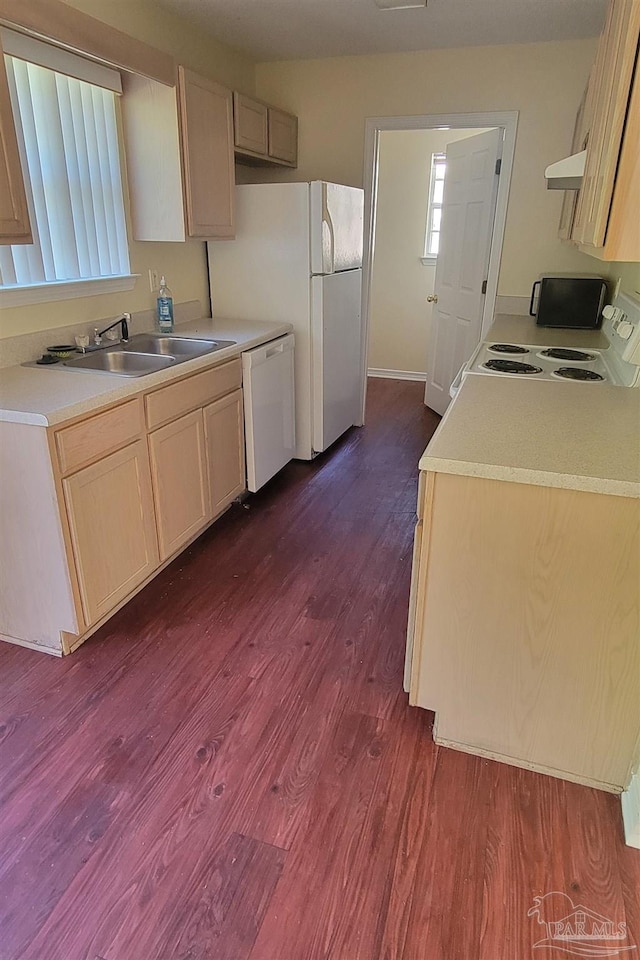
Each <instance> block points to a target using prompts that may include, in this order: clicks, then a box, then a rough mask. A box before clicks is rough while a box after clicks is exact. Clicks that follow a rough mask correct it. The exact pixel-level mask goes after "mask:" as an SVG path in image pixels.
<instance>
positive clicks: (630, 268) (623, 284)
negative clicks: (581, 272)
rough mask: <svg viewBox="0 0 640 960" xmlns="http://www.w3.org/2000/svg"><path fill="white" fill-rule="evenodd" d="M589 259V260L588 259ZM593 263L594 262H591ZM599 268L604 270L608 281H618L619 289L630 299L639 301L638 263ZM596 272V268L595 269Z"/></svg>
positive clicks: (639, 268)
mask: <svg viewBox="0 0 640 960" xmlns="http://www.w3.org/2000/svg"><path fill="white" fill-rule="evenodd" d="M590 259H591V258H590ZM591 262H592V263H594V262H595V261H594V260H591ZM598 262H599V263H600V266H601V267H603V268H604V269H605V270H606V275H607V276H608V277H609V279H610V280H612V281H614V282H615V281H616V280H620V289H621V291H622V292H623V293H626V294H627V295H628V296H630V297H635V299H636V300H640V263H608V264H603V263H602V262H601V261H598ZM595 269H596V270H598V269H599V268H598V267H595Z"/></svg>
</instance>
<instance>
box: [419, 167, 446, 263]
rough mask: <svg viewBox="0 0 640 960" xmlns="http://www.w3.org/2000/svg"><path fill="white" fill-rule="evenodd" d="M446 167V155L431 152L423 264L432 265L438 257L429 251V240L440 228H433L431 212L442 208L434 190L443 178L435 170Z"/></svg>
mask: <svg viewBox="0 0 640 960" xmlns="http://www.w3.org/2000/svg"><path fill="white" fill-rule="evenodd" d="M446 168H447V156H446V154H444V153H432V154H431V166H430V171H429V202H428V204H427V221H426V226H425V231H424V251H423V254H422V257H421V258H420V259H421V260H422V263H423V264H425V266H428V265H432V264H434V263H435V262H436V260H437V259H438V255H437V253H432V252H431V241H432V239H433V236H434V234H435V233H438V234H439V233H440V229H441V228H440V229H438V230H434V229H433V219H434V218H433V214H434V211H435V210H442V202H441V201H440V202H437V201H436V200H435V191H436V182H440V181H441V180H443V179H444V178H443V177H437V171H438V170H442V169H444V170H445V172H446Z"/></svg>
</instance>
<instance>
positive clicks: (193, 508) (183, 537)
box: [149, 410, 211, 560]
mask: <svg viewBox="0 0 640 960" xmlns="http://www.w3.org/2000/svg"><path fill="white" fill-rule="evenodd" d="M149 453H150V455H151V477H152V481H153V493H154V499H155V504H156V518H157V524H158V541H159V543H160V559H161V560H166V559H167V557H170V556H171V554H172V553H175V552H176V550H179V548H180V547H181V546H182V545H183V543H186V542H187V541H188V540H190V539H191V537H193V536H194V534H196V533H197V532H198V530H200V529H201V527H202V526H203V525H204V524H205V523H206V522H207V520H208V518H209V517H210V516H211V498H210V496H209V483H208V476H207V454H206V450H205V443H204V424H203V420H202V410H194V411H193V412H192V413H188V414H186V416H184V417H180V418H179V419H178V420H174V421H173V422H172V423H168V424H167V426H166V427H161V428H160V429H159V430H156V431H155V432H154V433H152V434H150V435H149Z"/></svg>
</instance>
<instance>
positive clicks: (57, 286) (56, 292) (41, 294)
mask: <svg viewBox="0 0 640 960" xmlns="http://www.w3.org/2000/svg"><path fill="white" fill-rule="evenodd" d="M139 276H140V274H139V273H131V274H125V275H124V276H120V277H97V278H93V279H91V280H62V281H55V282H53V283H33V284H29V285H28V286H21V287H0V305H1V306H3V307H20V306H25V305H26V304H29V303H51V302H52V301H53V300H73V299H75V298H76V297H95V296H97V295H98V294H101V293H122V292H123V291H125V290H133V288H134V287H135V285H136V280H137V279H138V277H139Z"/></svg>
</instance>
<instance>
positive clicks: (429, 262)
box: [420, 257, 438, 267]
mask: <svg viewBox="0 0 640 960" xmlns="http://www.w3.org/2000/svg"><path fill="white" fill-rule="evenodd" d="M437 262H438V258H437V257H420V263H421V264H422V266H423V267H435V265H436V263H437Z"/></svg>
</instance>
